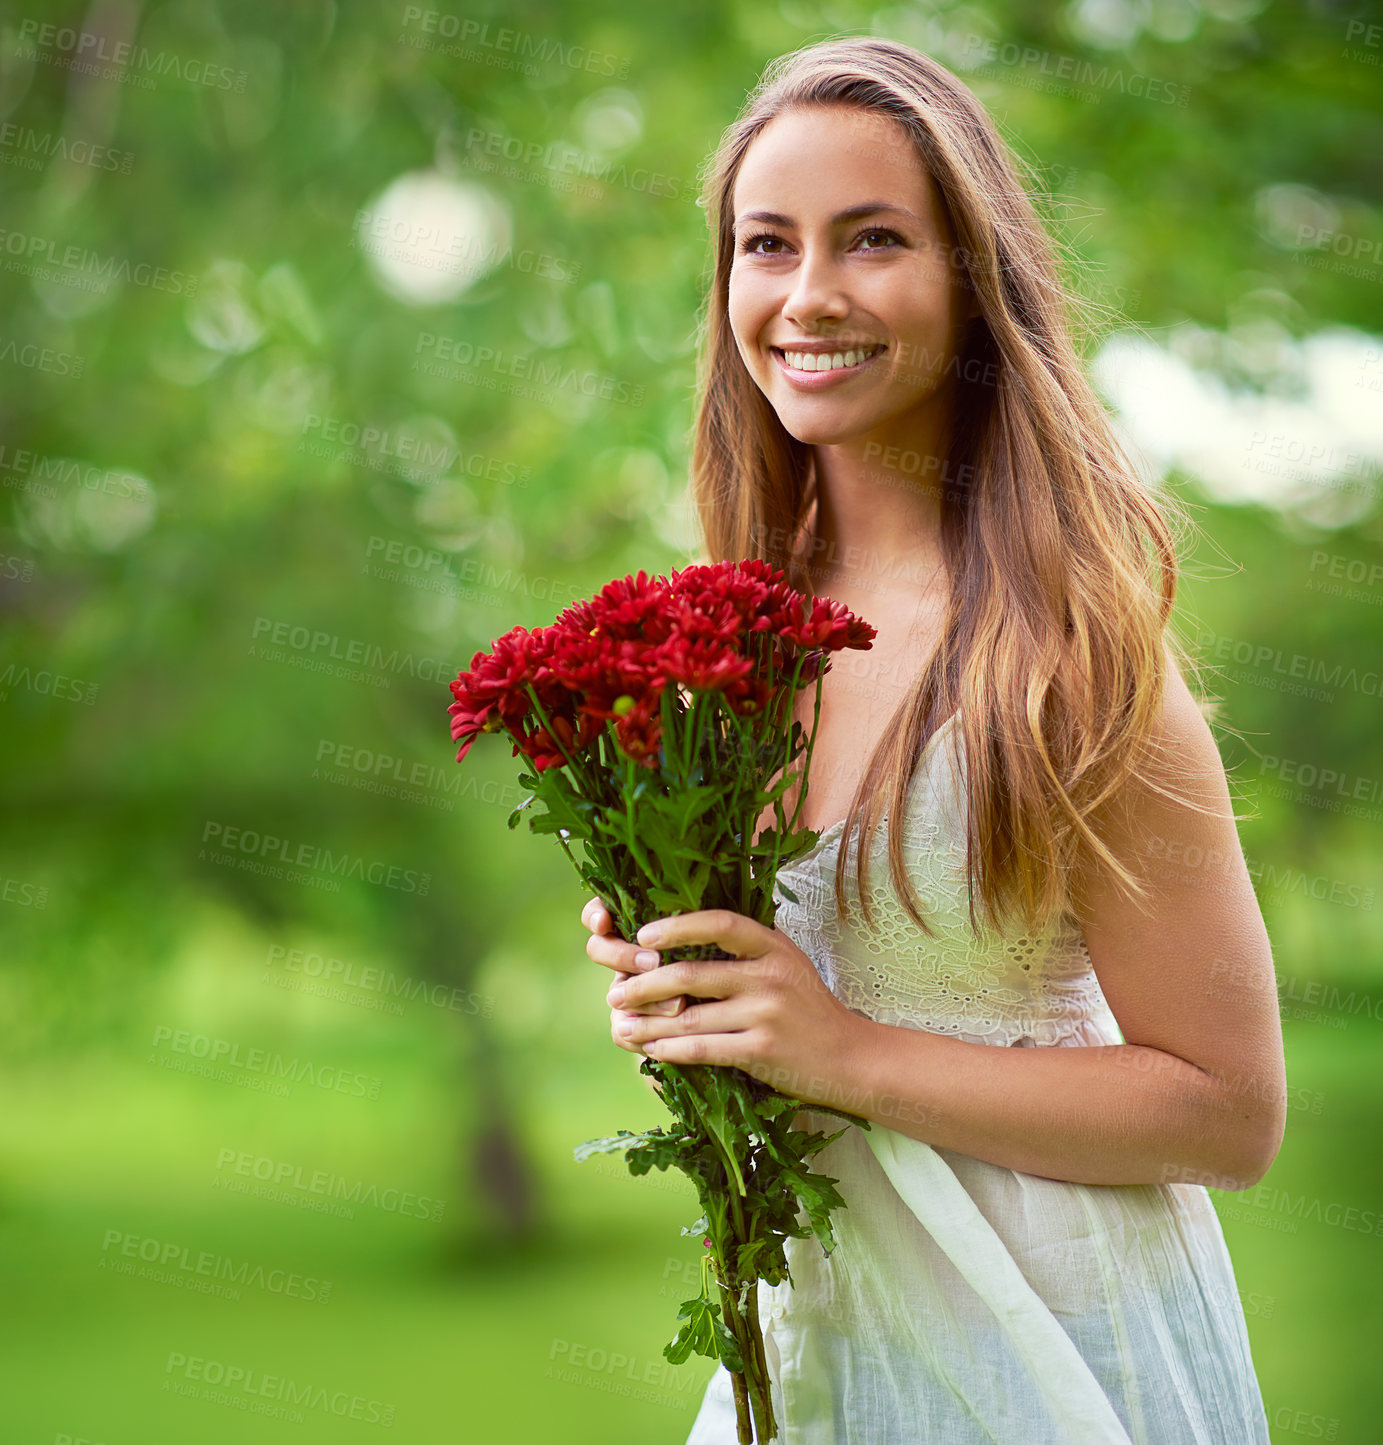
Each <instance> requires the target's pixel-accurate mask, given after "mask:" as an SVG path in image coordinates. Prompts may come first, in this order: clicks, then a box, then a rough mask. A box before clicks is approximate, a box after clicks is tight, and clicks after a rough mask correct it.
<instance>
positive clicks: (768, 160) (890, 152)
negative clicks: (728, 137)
mask: <svg viewBox="0 0 1383 1445" xmlns="http://www.w3.org/2000/svg"><path fill="white" fill-rule="evenodd" d="M731 204H732V207H733V214H734V220H735V236H734V248H735V249H734V260H733V264H732V266H731V269H730V295H729V315H730V326H731V329H732V330H733V332H734V335H735V342H736V344H737V345H738V347H739V352H740V356H741V357H742V358H743V359H744V364H745V366H746V367H747V368H748V369H749V374H750V375H751V376H752V377H753V378H754V380H755V382H756V383H757V384H758V386H759V388H760V390H762V392H763V393H764V395H765V396H766V397H767V398H768V400H769V402H770V403H771V404H772V406H773V408H774V410H775V411H776V412H777V413H778V417H779V420H781V421H782V423H783V425H784V427H786V429H787V430H788V432H789V433H791V435H793V436H794V437H796V438H797V439H798V440H799V441H802V442H807V443H819V444H835V443H841V442H846V441H850V440H852V439H860V438H867V437H868V436H869V435H870V434H871V433H875V434H877V435H878V436H880V437H884V436H887V437H888V439H889V440H890V441H892V442H897V441H900V440H905V439H906V436H907V423H908V416H909V414H910V413H913V412H915V411H916V410H917V408H918V407H919V406H921V405H923V404H924V403H926V402H927V401H928V400H929V399H931V398H934V397H935V396H936V395H937V394H938V393H939V392H940V391H941V390H942V389H943V387H945V386H946V384H947V383H948V382H949V381H950V380H951V379H952V378H953V377H954V366H953V365H952V366H951V369H950V370H949V371H948V369H947V368H948V363H952V362H953V358H954V356H955V352H956V348H957V346H958V344H959V341H960V337H961V332H962V330H963V327H964V324H965V321H966V319H967V317H968V316H969V315H970V314H972V307H971V304H970V303H971V297H970V293H969V290H968V289H967V287H966V285H965V282H964V270H963V268H962V267H961V265H960V263H959V261H958V259H957V257H956V253H955V245H954V239H953V236H952V233H951V229H950V226H949V223H948V221H947V218H946V215H945V210H944V207H943V205H942V202H941V197H940V195H939V193H938V192H937V189H936V186H935V184H934V183H933V181H932V180H931V178H930V176H928V175H927V174H926V173H925V171H924V170H923V168H922V164H921V162H920V160H919V159H918V157H917V154H916V150H915V148H914V146H913V144H912V142H911V140H910V139H909V137H908V135H907V133H906V131H904V129H903V127H902V126H901V125H899V124H898V122H896V121H894V120H893V119H891V118H890V117H888V116H885V115H880V114H879V113H878V112H874V111H863V110H858V109H854V108H848V107H840V106H832V107H829V108H823V107H812V108H810V109H805V110H795V111H789V112H787V113H785V114H783V115H779V116H777V117H775V118H774V119H773V120H771V121H770V122H769V123H768V125H767V126H765V127H764V129H763V130H762V131H760V133H759V135H758V136H757V137H756V138H755V140H754V141H753V143H752V144H751V145H750V147H749V150H748V152H747V153H746V155H745V157H744V160H743V162H742V163H741V165H740V171H739V175H738V176H737V178H736V180H735V185H734V189H733V194H732V197H731ZM795 343H801V345H800V346H797V345H795ZM802 353H806V354H805V355H803V354H802ZM842 361H844V362H846V363H850V364H847V365H844V366H842V367H840V369H834V368H836V367H837V366H839V364H840V363H841V362H842ZM827 366H829V367H831V368H833V369H832V370H829V371H828V370H823V369H821V368H823V367H827Z"/></svg>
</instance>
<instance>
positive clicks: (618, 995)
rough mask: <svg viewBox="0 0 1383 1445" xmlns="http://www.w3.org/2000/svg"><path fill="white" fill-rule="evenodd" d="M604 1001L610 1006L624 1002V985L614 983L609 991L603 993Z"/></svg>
mask: <svg viewBox="0 0 1383 1445" xmlns="http://www.w3.org/2000/svg"><path fill="white" fill-rule="evenodd" d="M605 1002H606V1003H608V1004H609V1005H610V1006H611V1007H612V1008H614V1007H617V1006H618V1005H619V1004H622V1003H623V1002H624V985H623V984H622V983H617V984H614V985H613V986H612V987H611V989H610V992H609V993H607V994H606V995H605Z"/></svg>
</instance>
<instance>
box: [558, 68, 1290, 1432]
mask: <svg viewBox="0 0 1383 1445" xmlns="http://www.w3.org/2000/svg"><path fill="white" fill-rule="evenodd" d="M707 206H708V212H709V215H710V218H711V224H712V228H713V233H714V236H715V248H716V260H715V272H714V281H713V287H712V294H711V296H710V300H709V306H708V316H707V331H706V340H705V349H704V352H703V369H702V378H701V392H702V401H701V407H700V414H699V419H698V425H697V432H696V449H695V456H694V486H695V495H696V500H697V504H698V509H699V513H700V517H701V521H702V526H703V528H704V531H705V535H706V540H707V548H706V550H707V553H708V555H709V558H710V559H711V560H721V559H726V558H738V557H744V556H751V555H755V556H762V557H764V558H766V559H767V560H769V561H771V562H773V563H775V564H776V565H781V566H783V567H784V568H785V570H787V571H788V574H789V577H790V579H792V580H794V581H796V582H797V584H798V585H800V586H805V587H808V588H810V589H811V590H813V591H815V592H818V593H822V594H829V595H830V596H831V597H833V598H834V599H836V600H837V601H840V602H843V603H845V604H846V605H847V606H848V607H850V608H851V609H852V610H853V611H856V612H858V613H859V614H860V615H862V616H863V617H864V618H865V619H866V620H867V621H869V622H871V623H873V624H874V625H875V627H876V628H877V629H878V637H877V639H876V641H875V644H874V647H873V649H872V650H871V651H870V652H867V653H862V654H859V657H860V660H861V661H862V662H863V663H864V664H865V665H866V668H867V671H866V670H864V669H857V670H856V671H855V673H853V674H852V673H851V672H850V671H849V670H848V664H847V665H844V666H842V664H841V662H840V660H839V659H837V660H836V665H835V666H834V667H833V668H832V670H831V672H830V673H828V675H827V677H826V679H825V682H824V685H823V704H822V713H821V722H820V729H819V732H818V734H817V742H816V745H815V749H814V752H813V757H812V773H811V787H810V793H809V799H810V802H811V805H812V806H811V809H810V812H811V814H812V818H813V821H811V822H810V823H809V825H808V826H810V827H811V828H812V829H813V830H816V831H819V832H820V833H821V838H820V840H819V842H818V844H817V845H816V847H815V848H814V849H813V850H812V852H811V853H809V854H807V855H805V856H804V857H801V858H799V859H797V860H795V861H794V863H793V864H792V865H791V866H790V867H789V868H787V869H785V870H783V872H782V873H781V874H780V876H782V877H783V878H784V880H785V881H786V882H787V883H788V885H789V887H790V889H791V892H792V893H793V894H794V895H795V898H794V899H787V898H785V899H784V901H783V902H782V903H781V904H780V906H779V911H778V914H777V923H778V926H777V927H776V928H772V929H769V928H765V927H763V926H761V925H759V924H757V923H755V922H754V921H753V920H751V919H749V918H747V917H744V916H741V915H738V914H734V913H722V912H705V913H692V914H688V915H684V916H682V917H678V918H673V919H666V920H662V921H660V923H659V925H658V926H657V928H656V929H655V928H653V927H652V926H650V927H648V928H645V929H642V930H640V934H639V937H638V940H637V942H636V943H631V942H626V941H624V940H622V939H619V938H618V937H617V936H615V935H614V934H613V933H612V932H611V920H610V917H609V914H608V912H607V911H606V910H605V909H604V908H603V907H602V906H601V905H600V903H599V901H598V900H592V902H591V903H589V904H588V905H587V907H586V911H585V913H584V914H583V921H584V922H585V923H586V925H587V927H588V928H590V929H591V931H592V934H593V937H592V938H591V940H590V942H589V944H588V948H587V951H588V953H589V955H590V957H591V958H592V959H594V960H595V961H596V962H598V963H601V964H604V965H605V966H607V967H609V968H611V969H613V970H615V971H616V983H615V985H614V986H613V987H612V988H611V990H610V994H609V1001H610V1003H611V1005H612V1016H611V1017H612V1036H613V1037H614V1039H615V1041H616V1042H617V1043H618V1044H620V1046H621V1047H623V1048H626V1049H628V1050H631V1051H633V1052H635V1053H638V1054H646V1055H648V1056H650V1057H653V1058H657V1059H660V1060H666V1061H669V1062H673V1063H686V1062H697V1063H709V1064H722V1065H733V1066H737V1067H740V1068H744V1069H746V1070H748V1071H751V1072H753V1073H754V1074H755V1075H756V1077H759V1078H762V1079H766V1080H767V1081H769V1082H771V1083H773V1084H774V1085H775V1086H776V1087H778V1088H780V1089H782V1090H783V1091H784V1092H786V1093H791V1094H793V1095H794V1096H795V1097H798V1098H800V1099H802V1100H804V1102H805V1103H807V1104H809V1105H810V1104H814V1103H815V1104H824V1105H829V1106H831V1107H835V1108H845V1109H847V1110H849V1111H852V1112H855V1113H858V1114H860V1115H861V1116H863V1117H865V1118H867V1119H868V1120H869V1121H870V1123H871V1126H872V1127H871V1128H870V1129H869V1130H867V1131H866V1130H862V1129H860V1128H858V1127H856V1126H853V1125H851V1126H847V1127H846V1128H845V1131H844V1133H843V1134H842V1135H841V1137H840V1138H839V1139H837V1140H836V1141H835V1142H833V1143H832V1144H831V1145H830V1146H828V1147H827V1148H826V1149H825V1150H823V1151H822V1152H821V1153H820V1154H819V1155H818V1156H816V1158H817V1161H818V1162H816V1163H815V1165H814V1167H816V1168H817V1169H819V1171H820V1172H822V1173H824V1174H828V1175H831V1176H833V1177H835V1178H836V1179H838V1180H839V1181H840V1184H839V1188H840V1192H841V1195H842V1197H843V1198H844V1199H845V1201H846V1205H847V1207H846V1208H845V1209H843V1210H840V1211H838V1212H837V1213H836V1214H835V1216H834V1217H833V1223H834V1225H835V1228H836V1230H837V1237H838V1244H837V1246H836V1248H835V1249H834V1251H833V1252H832V1253H831V1255H830V1256H829V1257H826V1256H825V1255H824V1254H823V1252H822V1250H821V1248H820V1247H819V1246H818V1245H817V1244H816V1242H815V1241H814V1240H811V1239H806V1240H791V1241H789V1249H788V1260H789V1266H790V1269H791V1273H792V1283H791V1285H788V1284H783V1285H779V1286H775V1287H773V1288H767V1289H761V1290H760V1299H761V1317H762V1322H763V1326H764V1329H765V1334H766V1353H767V1358H768V1360H769V1363H770V1373H771V1376H772V1379H773V1386H774V1390H775V1396H776V1397H777V1398H776V1399H775V1405H776V1407H777V1410H778V1418H779V1421H780V1423H781V1426H782V1439H783V1441H784V1445H828V1442H830V1445H841V1442H848V1445H901V1442H910V1441H928V1442H938V1445H941V1442H944V1445H970V1442H975V1445H978V1442H981V1441H983V1442H993V1441H999V1442H1015V1445H1016V1442H1022V1445H1091V1442H1120V1445H1129V1442H1134V1445H1192V1442H1195V1445H1260V1442H1261V1445H1266V1442H1267V1440H1268V1431H1267V1422H1266V1419H1265V1415H1264V1409H1263V1404H1262V1399H1261V1395H1260V1391H1259V1387H1258V1382H1257V1380H1256V1378H1255V1374H1254V1368H1253V1363H1252V1359H1251V1356H1250V1351H1249V1344H1248V1338H1247V1332H1246V1328H1245V1322H1244V1315H1243V1310H1242V1308H1241V1305H1240V1301H1239V1298H1238V1294H1237V1291H1236V1287H1235V1280H1234V1274H1233V1269H1232V1266H1231V1263H1230V1260H1229V1256H1228V1253H1227V1251H1226V1248H1225V1243H1224V1238H1223V1235H1222V1233H1221V1231H1220V1227H1219V1222H1218V1220H1217V1218H1216V1215H1215V1213H1214V1210H1213V1208H1212V1206H1211V1203H1210V1199H1209V1196H1208V1194H1207V1193H1206V1188H1205V1186H1206V1185H1207V1184H1209V1185H1213V1186H1214V1187H1217V1188H1222V1189H1242V1188H1246V1187H1248V1186H1249V1185H1251V1184H1253V1183H1255V1182H1256V1181H1257V1180H1258V1179H1259V1178H1261V1177H1262V1175H1263V1174H1264V1173H1265V1171H1266V1170H1267V1169H1268V1167H1269V1166H1270V1164H1271V1163H1272V1161H1273V1159H1274V1157H1275V1156H1276V1153H1277V1150H1278V1147H1279V1145H1280V1143H1281V1138H1282V1131H1283V1125H1284V1118H1285V1100H1286V1079H1285V1073H1284V1067H1283V1056H1282V1041H1281V1031H1280V1027H1279V1021H1278V1012H1277V996H1276V988H1275V982H1274V972H1273V963H1272V957H1271V952H1270V947H1269V942H1268V938H1267V935H1266V931H1265V929H1264V926H1263V921H1262V917H1261V915H1260V913H1259V910H1258V907H1257V903H1256V900H1255V897H1254V893H1253V889H1252V886H1251V884H1250V881H1249V876H1248V872H1247V868H1246V867H1245V864H1244V859H1243V854H1242V851H1241V848H1240V845H1239V841H1238V836H1237V833H1236V829H1235V822H1234V816H1233V812H1232V809H1231V806H1230V799H1229V794H1228V789H1227V785H1226V779H1225V774H1224V769H1223V766H1222V764H1221V762H1220V758H1219V755H1218V751H1217V749H1216V746H1215V743H1214V740H1213V738H1212V736H1211V733H1210V731H1209V728H1208V727H1207V725H1206V722H1205V720H1204V718H1203V716H1202V713H1201V710H1200V708H1199V707H1198V705H1197V703H1196V701H1195V699H1194V698H1193V696H1192V694H1191V692H1190V690H1189V688H1188V686H1187V684H1186V682H1185V681H1184V680H1183V677H1182V674H1181V670H1180V666H1179V662H1178V658H1179V656H1180V654H1179V652H1178V650H1177V648H1176V646H1175V644H1174V642H1173V640H1172V639H1171V638H1170V636H1169V634H1168V631H1167V623H1168V619H1169V616H1170V613H1171V609H1172V603H1173V598H1174V594H1175V589H1176V548H1175V545H1174V542H1173V538H1172V536H1171V534H1170V531H1169V526H1168V523H1167V521H1166V520H1165V518H1164V510H1166V509H1167V508H1168V506H1169V504H1168V503H1166V502H1165V501H1164V502H1162V503H1161V504H1159V503H1156V502H1154V500H1153V499H1152V498H1151V497H1150V496H1149V495H1148V494H1147V493H1146V492H1145V491H1144V489H1143V488H1142V487H1141V485H1140V484H1139V482H1138V480H1137V478H1136V476H1135V475H1134V473H1133V470H1132V468H1131V467H1130V465H1129V463H1128V462H1127V460H1126V459H1125V458H1124V457H1123V455H1122V454H1121V453H1120V451H1119V449H1118V447H1117V446H1116V444H1115V442H1114V441H1113V439H1112V437H1111V434H1110V429H1109V426H1108V424H1107V421H1106V418H1105V416H1104V414H1103V412H1102V410H1101V408H1100V407H1099V405H1098V404H1097V402H1096V400H1095V398H1094V396H1093V394H1092V392H1091V390H1090V387H1089V385H1088V383H1087V381H1086V380H1085V378H1084V376H1083V374H1082V371H1081V367H1080V364H1079V361H1078V358H1077V355H1076V352H1075V350H1074V348H1073V346H1072V343H1071V341H1070V339H1069V336H1068V334H1067V330H1066V324H1065V310H1066V303H1067V298H1066V297H1065V295H1064V294H1063V290H1062V288H1061V285H1060V282H1059V280H1058V276H1057V273H1056V270H1055V268H1054V265H1053V262H1052V256H1051V248H1050V243H1049V241H1048V240H1047V238H1046V236H1045V234H1044V231H1043V229H1042V225H1041V223H1040V221H1039V219H1038V218H1037V216H1036V213H1035V212H1034V210H1033V208H1032V206H1031V204H1030V203H1029V201H1028V199H1027V197H1026V195H1025V193H1024V188H1023V186H1022V185H1021V184H1020V182H1019V180H1018V178H1017V175H1016V172H1015V166H1014V162H1013V160H1012V158H1011V156H1010V155H1009V153H1008V151H1007V150H1006V148H1005V146H1004V145H1003V143H1002V142H1001V140H1000V139H999V137H998V135H997V133H996V131H995V128H994V126H993V124H992V122H991V121H990V119H989V118H988V116H987V115H986V114H985V112H984V110H983V109H982V108H981V106H980V105H979V103H978V101H976V99H975V98H974V96H973V95H972V94H971V93H970V91H969V90H967V89H966V87H965V86H964V85H962V84H961V83H960V82H959V81H958V80H957V79H956V78H955V77H954V76H952V75H951V74H950V73H949V72H948V71H946V70H945V69H944V68H943V67H941V66H940V65H938V64H936V62H935V61H933V60H931V59H929V58H928V57H926V56H924V55H920V54H918V53H917V52H916V51H914V50H911V49H910V48H908V47H906V46H903V45H898V44H894V43H892V42H888V41H883V40H872V39H845V40H835V41H829V42H826V43H823V44H820V45H815V46H811V47H808V48H806V49H804V50H802V51H799V52H797V53H795V54H792V55H788V56H785V57H783V58H781V59H780V60H779V61H776V62H775V63H774V64H773V65H772V66H771V67H770V68H769V70H768V72H767V73H766V75H765V77H764V79H763V80H762V82H761V83H760V85H759V86H758V87H757V88H756V90H755V92H754V94H753V95H751V97H750V99H749V101H748V103H747V104H746V107H745V110H744V112H743V114H742V115H741V117H740V118H739V119H738V120H737V121H736V122H735V124H734V125H732V126H731V127H730V129H729V130H728V131H727V133H726V135H725V137H724V139H723V141H722V143H721V146H720V148H719V151H718V152H717V155H716V158H715V165H714V168H713V170H712V172H711V173H710V175H709V177H708V195H707ZM1179 520H1180V519H1179ZM799 701H800V702H801V704H802V710H801V711H800V712H799V717H800V718H801V719H802V720H803V722H804V725H806V724H808V723H809V722H810V715H809V713H810V702H811V697H810V693H808V694H807V695H805V696H804V697H803V698H802V699H800V700H799ZM881 806H882V807H883V809H884V811H885V813H886V814H891V816H892V817H893V818H895V819H896V818H901V819H902V823H901V824H900V825H899V826H897V827H893V828H889V827H887V826H881V820H880V818H879V817H878V816H877V813H878V811H879V809H880V807H881ZM769 821H770V819H769V817H768V816H767V815H765V817H764V819H763V822H764V824H767V823H768V822H769ZM882 821H883V823H885V824H886V821H887V819H886V818H885V819H884V820H882ZM857 822H858V823H859V825H860V826H859V829H858V832H859V834H860V835H861V840H862V841H861V846H858V847H857V850H856V867H855V871H854V874H853V876H852V877H850V878H848V879H847V873H846V869H845V866H844V865H845V861H846V860H845V858H844V856H843V854H842V847H841V845H842V843H843V842H844V841H845V839H846V838H847V837H852V838H853V837H854V835H855V833H856V827H855V825H856V823H857ZM866 863H867V865H868V868H867V871H866V867H865V865H866ZM866 880H868V881H866ZM847 882H848V884H849V888H848V890H847V887H846V884H847ZM861 904H862V905H863V917H860V916H859V905H861ZM712 942H713V943H715V944H718V945H719V946H720V948H721V949H722V950H724V951H725V952H726V953H728V954H730V955H732V957H731V958H730V959H729V960H728V961H726V962H703V963H676V964H669V965H668V966H667V967H665V968H653V967H652V965H655V964H656V963H657V962H658V954H657V953H656V952H654V951H652V949H651V948H650V947H649V946H650V945H653V944H656V945H658V946H660V947H663V948H668V947H675V946H679V945H683V944H689V943H712ZM639 945H643V947H640V946H639ZM823 982H824V983H825V985H826V987H822V984H823ZM796 1122H797V1123H799V1124H801V1125H803V1126H805V1127H809V1128H821V1129H830V1128H832V1127H835V1126H838V1124H839V1121H838V1120H834V1119H833V1116H829V1115H819V1116H817V1117H816V1119H815V1120H813V1117H812V1111H811V1110H810V1109H809V1108H808V1109H805V1110H804V1111H803V1113H802V1114H801V1115H800V1116H799V1118H798V1120H797V1121H796ZM734 1439H735V1419H734V1409H733V1404H732V1399H731V1392H730V1381H729V1376H728V1374H727V1372H726V1371H725V1369H724V1368H723V1367H721V1368H719V1369H718V1370H717V1371H716V1373H715V1374H714V1376H713V1377H712V1379H711V1381H710V1383H709V1385H708V1387H707V1391H706V1395H705V1398H704V1400H703V1402H702V1406H701V1409H700V1413H699V1414H698V1416H697V1419H696V1422H695V1425H694V1427H693V1429H692V1432H691V1435H690V1437H689V1441H688V1445H730V1442H732V1441H733V1440H734Z"/></svg>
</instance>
